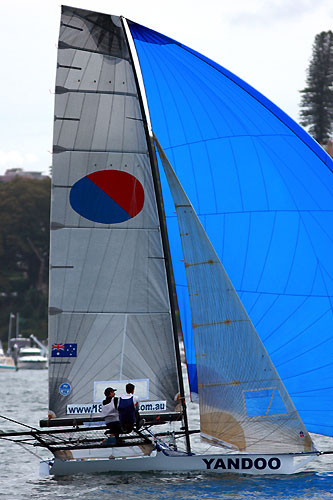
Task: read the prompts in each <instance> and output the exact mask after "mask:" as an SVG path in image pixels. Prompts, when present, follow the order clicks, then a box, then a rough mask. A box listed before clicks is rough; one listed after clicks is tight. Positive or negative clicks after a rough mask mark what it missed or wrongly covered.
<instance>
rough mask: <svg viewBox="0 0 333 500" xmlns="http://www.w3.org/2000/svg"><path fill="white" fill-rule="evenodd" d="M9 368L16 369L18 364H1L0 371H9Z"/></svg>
mask: <svg viewBox="0 0 333 500" xmlns="http://www.w3.org/2000/svg"><path fill="white" fill-rule="evenodd" d="M8 370H16V366H15V365H4V364H0V372H7V371H8Z"/></svg>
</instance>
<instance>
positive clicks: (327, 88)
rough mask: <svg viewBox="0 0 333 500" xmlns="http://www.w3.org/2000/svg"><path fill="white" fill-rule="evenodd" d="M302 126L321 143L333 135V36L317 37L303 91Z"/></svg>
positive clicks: (332, 34) (322, 35)
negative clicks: (307, 127)
mask: <svg viewBox="0 0 333 500" xmlns="http://www.w3.org/2000/svg"><path fill="white" fill-rule="evenodd" d="M301 94H302V96H301V103H300V107H301V112H300V116H301V124H302V125H304V126H309V129H308V130H309V133H310V134H311V135H312V136H313V137H314V138H315V139H316V140H317V141H318V142H319V143H320V144H323V143H326V141H327V140H328V139H329V137H330V136H331V134H332V131H333V32H332V31H322V32H321V33H319V35H316V37H315V40H314V44H313V47H312V59H311V61H310V64H309V67H308V69H307V79H306V87H305V88H304V89H303V90H301Z"/></svg>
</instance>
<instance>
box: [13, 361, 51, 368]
mask: <svg viewBox="0 0 333 500" xmlns="http://www.w3.org/2000/svg"><path fill="white" fill-rule="evenodd" d="M17 368H18V369H20V370H45V369H46V368H47V360H45V361H20V360H19V361H18V363H17Z"/></svg>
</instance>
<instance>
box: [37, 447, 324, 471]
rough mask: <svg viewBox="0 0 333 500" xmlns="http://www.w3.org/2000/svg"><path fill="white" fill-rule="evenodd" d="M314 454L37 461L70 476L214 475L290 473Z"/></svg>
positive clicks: (42, 465)
mask: <svg viewBox="0 0 333 500" xmlns="http://www.w3.org/2000/svg"><path fill="white" fill-rule="evenodd" d="M315 456H316V454H299V455H293V454H285V455H284V454H279V455H245V454H238V455H237V454H232V455H231V454H229V455H190V456H188V455H177V454H175V455H173V456H170V455H167V454H165V453H164V452H157V454H156V455H155V456H152V455H151V456H144V457H128V458H108V459H106V458H100V459H99V458H94V459H91V458H90V459H83V460H82V459H79V460H75V459H74V460H61V459H59V458H55V459H52V460H50V461H44V462H41V469H40V472H41V474H42V475H48V474H51V475H55V476H58V475H59V476H60V475H72V474H78V473H88V474H89V473H95V472H127V471H128V472H150V471H151V472H153V471H161V472H162V471H164V472H179V473H182V472H195V471H197V472H208V473H214V474H225V473H233V474H251V475H264V474H293V473H295V472H297V471H298V470H300V469H301V468H302V467H303V466H304V465H305V463H307V462H309V461H310V460H313V458H315Z"/></svg>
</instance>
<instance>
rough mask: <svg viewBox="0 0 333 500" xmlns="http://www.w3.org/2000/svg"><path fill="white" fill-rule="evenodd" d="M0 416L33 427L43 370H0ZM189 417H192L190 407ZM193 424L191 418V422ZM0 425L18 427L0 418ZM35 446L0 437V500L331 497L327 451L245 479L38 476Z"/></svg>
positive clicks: (325, 441)
mask: <svg viewBox="0 0 333 500" xmlns="http://www.w3.org/2000/svg"><path fill="white" fill-rule="evenodd" d="M0 400H1V415H6V416H7V417H9V418H11V419H13V420H18V421H20V422H24V423H27V424H29V425H31V426H33V427H36V426H38V422H39V420H40V419H41V418H45V416H46V414H47V370H40V371H39V370H20V371H18V372H13V373H0ZM191 412H192V415H190V417H191V418H192V419H193V418H194V419H196V418H197V417H196V415H195V411H194V409H191V408H190V413H191ZM195 424H198V422H193V426H195ZM0 429H1V430H9V429H13V430H14V429H15V430H18V427H17V426H16V425H14V424H13V423H11V422H8V421H4V420H2V419H0ZM314 439H315V444H316V446H317V448H318V449H320V450H323V451H324V450H331V451H333V438H324V437H322V436H315V437H314ZM49 455H50V454H49V452H48V451H47V450H43V449H40V448H32V449H30V448H29V451H28V450H25V449H23V448H22V447H21V446H19V445H17V444H16V445H15V444H13V443H11V442H9V441H5V440H0V471H1V475H0V498H5V499H6V500H7V499H8V500H9V499H10V500H23V499H25V500H26V499H30V498H37V499H41V500H42V499H64V500H72V499H80V500H104V499H111V498H112V499H113V498H120V499H125V498H128V499H134V498H135V499H137V500H146V499H151V500H157V499H158V500H164V499H165V500H171V499H176V498H177V499H180V500H182V499H186V500H188V499H191V500H196V499H198V500H199V499H204V500H213V499H214V500H216V499H236V500H238V499H244V500H245V499H246V500H248V499H251V500H253V499H258V500H264V499H270V500H275V499H279V500H284V499H295V500H296V499H297V500H303V499H304V500H305V499H306V500H309V499H311V500H321V499H329V498H330V499H333V455H323V456H321V457H319V458H317V459H316V460H314V461H313V462H310V463H309V464H308V465H307V466H306V468H305V471H304V472H301V473H299V474H296V475H293V476H265V477H251V476H238V475H234V474H223V475H221V476H213V475H207V474H197V473H191V474H187V473H186V474H174V473H172V474H171V473H158V474H151V473H150V474H148V473H147V474H133V473H131V474H128V473H122V474H112V473H109V474H94V475H77V476H64V477H61V478H54V477H46V478H45V477H40V476H39V461H40V459H46V458H49Z"/></svg>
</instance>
